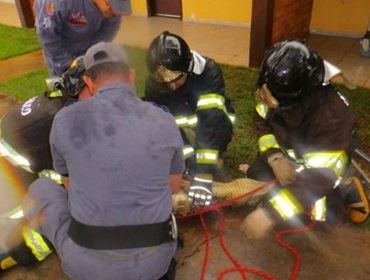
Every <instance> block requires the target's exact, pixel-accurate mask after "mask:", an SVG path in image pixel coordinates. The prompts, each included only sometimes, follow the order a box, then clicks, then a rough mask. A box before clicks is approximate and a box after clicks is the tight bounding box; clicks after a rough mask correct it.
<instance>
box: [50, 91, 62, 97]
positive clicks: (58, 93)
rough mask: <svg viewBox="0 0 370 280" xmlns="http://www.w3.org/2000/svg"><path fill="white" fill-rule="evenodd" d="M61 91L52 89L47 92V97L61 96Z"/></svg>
mask: <svg viewBox="0 0 370 280" xmlns="http://www.w3.org/2000/svg"><path fill="white" fill-rule="evenodd" d="M62 96H63V93H62V92H61V91H60V90H54V91H52V92H49V93H48V97H50V98H55V97H62Z"/></svg>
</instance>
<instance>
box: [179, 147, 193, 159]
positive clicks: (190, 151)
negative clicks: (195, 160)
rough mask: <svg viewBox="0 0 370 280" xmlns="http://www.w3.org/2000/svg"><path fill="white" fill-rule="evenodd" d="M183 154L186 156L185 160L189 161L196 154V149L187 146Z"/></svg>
mask: <svg viewBox="0 0 370 280" xmlns="http://www.w3.org/2000/svg"><path fill="white" fill-rule="evenodd" d="M182 153H183V154H184V159H188V158H189V157H191V156H192V155H193V154H194V148H193V147H191V146H189V145H186V146H184V148H183V149H182Z"/></svg>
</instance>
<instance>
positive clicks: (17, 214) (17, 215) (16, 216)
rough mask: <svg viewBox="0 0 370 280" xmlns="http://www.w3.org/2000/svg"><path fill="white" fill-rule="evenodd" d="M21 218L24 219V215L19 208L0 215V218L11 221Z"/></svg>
mask: <svg viewBox="0 0 370 280" xmlns="http://www.w3.org/2000/svg"><path fill="white" fill-rule="evenodd" d="M23 217H24V213H23V210H22V207H21V206H18V207H16V208H14V209H13V210H11V211H9V212H7V213H5V214H2V215H1V218H7V219H12V220H16V219H20V218H23Z"/></svg>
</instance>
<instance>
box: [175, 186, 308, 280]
mask: <svg viewBox="0 0 370 280" xmlns="http://www.w3.org/2000/svg"><path fill="white" fill-rule="evenodd" d="M275 182H276V181H271V182H268V183H266V184H265V185H262V186H261V187H259V188H257V189H254V190H252V191H250V192H247V193H245V194H243V195H240V196H238V197H235V198H232V199H228V200H225V201H222V202H219V203H215V204H212V205H209V206H205V207H203V208H201V209H200V210H198V211H196V212H194V213H191V214H188V215H185V216H179V217H178V218H179V219H184V218H190V217H194V216H198V215H199V217H200V222H201V225H202V230H203V234H204V238H205V252H204V258H203V263H202V269H201V276H200V279H201V280H204V279H205V274H206V271H207V266H208V259H209V248H210V244H209V243H210V240H209V232H208V228H207V224H206V222H205V220H204V215H203V214H204V213H206V212H211V211H215V212H217V214H218V215H219V217H220V222H219V227H218V231H219V243H220V245H221V248H222V250H223V251H224V253H225V255H226V256H227V258H228V259H229V260H230V261H231V262H232V263H233V265H234V266H232V267H228V268H226V269H224V270H223V271H221V272H220V273H219V274H218V277H217V279H218V280H222V279H223V277H224V276H225V275H226V274H228V273H231V272H239V274H240V275H241V277H242V279H243V280H247V273H252V274H254V275H257V276H260V277H262V278H264V279H267V280H276V278H275V277H273V276H271V275H270V274H268V273H267V272H265V271H263V270H260V269H257V268H251V267H247V266H243V265H242V264H240V262H239V261H238V260H237V259H236V258H235V257H234V256H233V255H232V253H231V252H230V250H229V249H228V247H227V245H226V243H225V239H224V230H225V216H224V214H223V213H222V212H221V208H223V207H226V206H230V205H232V204H233V203H235V202H236V201H238V200H240V199H243V198H245V197H247V196H250V195H252V194H254V193H256V192H258V191H259V190H262V189H264V188H266V187H269V186H271V185H273V184H274V183H275ZM314 226H315V221H312V222H311V223H310V224H309V225H307V226H303V227H299V228H291V229H287V230H281V231H278V232H276V234H275V240H276V242H277V243H278V244H279V245H280V246H281V247H283V248H284V249H286V250H288V251H289V252H290V253H291V254H292V255H293V256H294V258H295V262H294V266H293V268H292V270H291V274H290V277H289V280H294V279H296V278H297V276H298V273H299V270H300V268H301V256H300V254H299V252H298V251H297V250H296V249H295V248H294V247H293V246H291V245H290V244H289V243H287V242H285V241H283V240H282V237H283V236H284V235H288V234H293V233H302V232H307V231H309V230H311V229H312V228H313V227H314Z"/></svg>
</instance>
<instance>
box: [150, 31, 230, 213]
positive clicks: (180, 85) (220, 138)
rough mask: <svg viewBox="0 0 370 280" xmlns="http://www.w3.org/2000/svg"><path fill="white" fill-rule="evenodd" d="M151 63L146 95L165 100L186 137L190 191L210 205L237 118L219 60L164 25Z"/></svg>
mask: <svg viewBox="0 0 370 280" xmlns="http://www.w3.org/2000/svg"><path fill="white" fill-rule="evenodd" d="M147 68H148V71H149V74H150V75H149V77H148V78H147V81H146V87H145V99H146V100H147V101H151V102H154V103H156V104H159V105H163V106H166V107H167V108H168V109H169V111H170V112H171V113H172V115H173V116H174V117H175V119H176V123H177V125H178V127H179V128H180V131H181V134H182V137H183V140H184V145H185V147H184V158H185V160H186V169H187V173H188V174H190V175H191V177H192V178H193V179H192V186H191V187H190V190H189V193H188V195H189V197H190V199H191V201H192V202H193V203H194V205H197V206H202V205H208V204H210V203H211V201H212V189H211V188H212V181H213V177H214V174H215V173H217V172H218V170H219V162H220V159H222V155H223V153H224V152H225V150H226V148H227V145H228V143H229V142H230V141H231V137H232V122H233V120H234V118H235V117H234V115H233V109H232V107H231V104H230V100H229V99H228V98H227V97H226V96H225V84H224V80H223V75H222V72H221V69H220V66H219V65H218V64H217V63H215V62H214V61H213V60H212V59H210V58H208V57H204V56H202V55H200V54H199V53H197V52H196V51H194V50H190V48H189V46H188V44H187V43H186V42H185V40H184V39H183V38H181V37H180V36H178V35H176V34H173V33H170V32H168V31H165V32H163V33H162V34H160V35H159V36H157V37H156V38H155V39H154V40H153V41H152V42H151V44H150V46H149V50H148V53H147ZM188 128H190V129H193V131H195V141H194V142H195V145H194V147H193V146H192V145H191V144H190V143H191V141H190V140H191V139H190V140H189V139H188V137H187V135H186V132H185V129H188ZM190 131H191V130H190ZM189 138H190V137H189Z"/></svg>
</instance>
